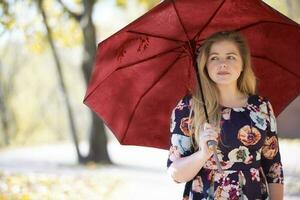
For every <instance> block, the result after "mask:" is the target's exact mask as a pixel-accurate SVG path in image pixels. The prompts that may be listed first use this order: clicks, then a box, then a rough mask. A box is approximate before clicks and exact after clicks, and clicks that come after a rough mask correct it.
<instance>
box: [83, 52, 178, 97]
mask: <svg viewBox="0 0 300 200" xmlns="http://www.w3.org/2000/svg"><path fill="white" fill-rule="evenodd" d="M180 48H181V47H176V48H172V49H168V50H166V51H164V52H161V53H159V54H156V55H154V56H151V57H148V58H145V59H143V60H139V61H137V62H134V63H130V64H127V65H123V66H120V67H118V68H117V69H116V70H115V71H113V72H111V73H110V74H108V75H107V76H106V77H105V78H104V79H103V80H102V81H101V82H100V83H99V84H98V85H97V86H96V87H95V88H94V89H93V90H92V91H91V92H90V93H89V94H88V95H87V96H86V97H85V100H86V99H88V98H89V96H90V95H91V94H92V93H93V92H94V91H95V90H96V89H97V88H98V87H99V86H100V85H101V83H102V82H103V81H105V80H106V79H108V78H109V77H110V76H111V75H112V74H113V73H114V72H116V71H118V70H120V69H124V68H126V67H129V66H132V65H136V64H138V63H142V62H144V61H147V60H150V59H154V58H156V57H158V56H162V55H164V54H167V53H169V52H171V51H173V52H176V51H175V50H176V49H180ZM178 52H179V53H181V54H182V51H178ZM181 54H180V55H181Z"/></svg>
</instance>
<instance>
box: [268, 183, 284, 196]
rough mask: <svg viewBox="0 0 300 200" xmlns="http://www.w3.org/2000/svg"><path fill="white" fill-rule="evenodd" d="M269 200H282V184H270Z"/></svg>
mask: <svg viewBox="0 0 300 200" xmlns="http://www.w3.org/2000/svg"><path fill="white" fill-rule="evenodd" d="M268 185H269V191H270V200H283V184H277V183H270V184H268Z"/></svg>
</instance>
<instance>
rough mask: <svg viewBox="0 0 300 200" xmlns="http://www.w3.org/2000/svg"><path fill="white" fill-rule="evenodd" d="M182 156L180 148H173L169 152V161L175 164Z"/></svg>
mask: <svg viewBox="0 0 300 200" xmlns="http://www.w3.org/2000/svg"><path fill="white" fill-rule="evenodd" d="M180 157H181V154H180V152H179V150H178V146H171V147H170V150H169V159H170V160H171V161H172V162H174V161H175V160H177V159H179V158H180Z"/></svg>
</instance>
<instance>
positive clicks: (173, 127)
mask: <svg viewBox="0 0 300 200" xmlns="http://www.w3.org/2000/svg"><path fill="white" fill-rule="evenodd" d="M189 113H190V97H189V96H185V97H184V98H183V99H181V100H180V101H179V102H178V103H177V105H176V107H175V108H174V109H173V111H172V115H171V118H170V150H169V156H168V161H167V167H169V166H170V165H171V164H172V162H173V161H175V160H176V159H178V158H181V157H185V156H188V155H191V154H192V141H191V139H192V137H191V132H190V131H189V129H188V125H189V123H190V119H189Z"/></svg>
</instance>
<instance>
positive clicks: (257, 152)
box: [255, 148, 262, 160]
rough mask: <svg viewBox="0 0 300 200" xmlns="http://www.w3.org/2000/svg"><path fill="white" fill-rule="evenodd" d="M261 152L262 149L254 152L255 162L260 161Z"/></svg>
mask: <svg viewBox="0 0 300 200" xmlns="http://www.w3.org/2000/svg"><path fill="white" fill-rule="evenodd" d="M261 150H262V148H260V149H259V150H258V151H256V158H255V160H260V159H261Z"/></svg>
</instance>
